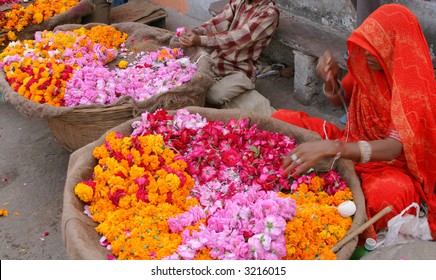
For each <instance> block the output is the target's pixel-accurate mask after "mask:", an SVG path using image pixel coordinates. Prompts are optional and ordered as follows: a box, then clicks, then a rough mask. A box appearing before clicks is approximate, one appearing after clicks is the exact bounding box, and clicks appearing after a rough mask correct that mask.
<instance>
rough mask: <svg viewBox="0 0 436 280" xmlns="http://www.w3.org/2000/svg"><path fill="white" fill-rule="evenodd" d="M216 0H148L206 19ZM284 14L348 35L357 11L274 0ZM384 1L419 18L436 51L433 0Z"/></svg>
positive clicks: (342, 4) (312, 1)
mask: <svg viewBox="0 0 436 280" xmlns="http://www.w3.org/2000/svg"><path fill="white" fill-rule="evenodd" d="M215 1H216V0H177V1H175V0H150V2H153V3H155V4H157V5H161V6H163V7H168V8H171V9H174V10H176V11H178V12H180V13H183V14H185V15H187V16H189V17H192V18H195V19H197V20H199V21H206V20H208V19H209V18H210V17H211V15H210V13H209V10H208V8H209V5H210V4H211V3H212V2H215ZM275 2H276V4H277V6H278V7H279V8H280V10H281V11H282V12H283V13H284V14H290V15H298V16H302V17H305V18H308V19H310V20H312V21H314V22H316V23H319V24H322V25H325V26H328V27H330V28H333V29H335V30H337V31H338V32H341V33H343V34H345V35H349V34H350V33H351V32H352V31H353V29H354V26H355V22H356V11H355V10H354V7H353V5H352V4H351V1H349V0H304V1H295V0H275ZM382 3H383V4H387V3H399V4H403V5H405V6H407V7H408V8H409V9H410V10H411V11H412V12H413V13H414V14H415V15H416V16H417V18H418V19H419V21H420V23H421V26H422V28H423V31H424V34H425V36H426V39H427V41H428V43H429V47H430V49H431V51H432V53H436V0H382Z"/></svg>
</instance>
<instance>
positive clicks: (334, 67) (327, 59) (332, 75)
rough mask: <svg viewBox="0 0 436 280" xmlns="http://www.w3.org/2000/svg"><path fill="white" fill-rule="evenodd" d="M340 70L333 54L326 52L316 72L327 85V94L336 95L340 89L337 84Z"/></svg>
mask: <svg viewBox="0 0 436 280" xmlns="http://www.w3.org/2000/svg"><path fill="white" fill-rule="evenodd" d="M339 70H340V68H339V65H338V63H337V61H336V59H335V58H334V57H333V55H332V53H331V52H330V51H325V53H324V54H323V55H322V56H321V57H320V58H319V60H318V64H317V66H316V72H317V73H318V75H319V76H320V77H321V78H322V79H323V81H324V83H325V85H324V86H325V88H324V89H325V91H326V92H327V93H332V94H336V91H337V89H338V88H339V85H338V82H337V80H338V73H339Z"/></svg>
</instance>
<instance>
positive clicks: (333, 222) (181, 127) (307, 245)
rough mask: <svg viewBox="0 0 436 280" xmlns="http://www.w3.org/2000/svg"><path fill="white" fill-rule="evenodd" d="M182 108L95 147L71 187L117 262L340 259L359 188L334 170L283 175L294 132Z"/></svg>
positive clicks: (156, 115)
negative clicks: (93, 162) (348, 206)
mask: <svg viewBox="0 0 436 280" xmlns="http://www.w3.org/2000/svg"><path fill="white" fill-rule="evenodd" d="M248 123H249V121H248V119H241V120H230V121H229V122H227V123H223V122H221V121H210V120H209V121H208V120H206V119H203V118H202V117H201V116H199V115H193V114H189V112H187V111H186V110H184V109H180V110H178V111H177V113H176V114H175V115H174V116H169V115H168V114H167V113H166V111H164V110H158V111H156V112H155V113H154V114H151V113H144V114H143V115H142V121H137V122H134V123H133V124H132V126H133V128H134V131H133V133H132V134H131V135H129V136H123V135H121V134H119V133H117V132H111V133H109V134H108V135H107V137H106V141H105V143H104V144H103V145H101V146H98V147H96V148H95V149H94V151H93V156H94V157H95V158H96V159H97V160H98V165H97V166H95V168H94V175H93V179H92V180H87V181H83V182H81V183H79V184H77V186H76V187H75V194H76V195H77V196H78V197H79V198H80V199H81V200H82V201H84V202H85V203H86V206H85V208H86V209H87V211H88V214H89V215H90V216H91V217H92V219H93V220H94V221H96V222H97V223H98V226H97V228H96V229H97V231H98V232H99V233H100V234H101V235H102V240H101V244H102V245H103V246H106V247H107V248H108V249H110V250H111V253H112V254H111V255H109V256H108V258H116V259H147V260H148V259H190V260H192V259H315V258H317V257H319V258H321V259H335V258H336V255H335V254H334V253H333V252H331V251H330V249H331V248H332V247H333V246H334V245H335V244H336V243H337V242H338V241H339V240H341V239H342V238H343V237H344V236H345V235H346V234H347V230H348V229H349V228H350V226H351V224H352V218H351V217H348V218H342V217H341V216H340V215H339V213H338V211H337V208H336V206H337V205H339V204H340V203H342V202H344V201H346V200H352V199H353V195H352V192H351V191H350V189H349V188H348V187H347V186H346V182H345V181H344V180H342V179H341V177H340V175H339V174H338V173H337V172H335V171H333V170H332V171H329V172H327V173H320V174H316V173H315V172H311V173H309V174H306V175H301V176H298V177H295V178H292V177H290V175H284V174H283V173H282V172H281V170H280V165H281V161H280V160H277V159H278V158H280V157H281V156H283V155H285V154H287V153H288V152H289V151H291V150H292V149H293V148H294V147H295V146H296V143H295V139H293V138H291V137H289V136H285V135H282V134H279V133H271V132H267V131H263V130H260V129H258V128H257V127H256V125H253V126H251V127H250V126H248Z"/></svg>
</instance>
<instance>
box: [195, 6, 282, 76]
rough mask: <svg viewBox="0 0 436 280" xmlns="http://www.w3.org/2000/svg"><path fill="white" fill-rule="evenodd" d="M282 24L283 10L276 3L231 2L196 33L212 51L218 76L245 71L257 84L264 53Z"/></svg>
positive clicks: (197, 29) (196, 29) (198, 28)
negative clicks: (257, 75)
mask: <svg viewBox="0 0 436 280" xmlns="http://www.w3.org/2000/svg"><path fill="white" fill-rule="evenodd" d="M278 24H279V10H278V9H277V8H276V6H275V4H274V2H273V1H272V0H263V1H260V2H258V3H255V4H247V3H246V0H230V1H229V3H228V4H227V5H226V6H225V7H224V8H223V10H222V11H221V12H220V13H219V14H217V15H216V16H215V17H213V18H212V19H210V20H209V21H207V22H205V23H203V24H202V25H201V26H199V27H197V28H195V29H193V31H194V32H195V33H196V34H198V35H200V39H201V41H202V44H201V45H202V46H205V47H208V48H210V50H211V57H212V58H213V59H215V60H216V67H215V72H216V73H217V75H219V76H225V75H227V74H229V73H230V72H233V71H242V72H244V73H245V74H246V75H247V76H248V77H249V78H250V79H251V80H252V81H253V82H254V81H255V78H256V68H257V67H259V66H260V62H259V57H260V54H261V52H262V51H263V50H264V49H265V48H266V47H267V46H268V44H269V43H270V42H271V39H272V37H273V35H274V34H275V32H276V29H277V26H278Z"/></svg>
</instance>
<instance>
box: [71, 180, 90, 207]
mask: <svg viewBox="0 0 436 280" xmlns="http://www.w3.org/2000/svg"><path fill="white" fill-rule="evenodd" d="M74 193H75V194H76V195H77V196H78V197H79V198H80V200H82V201H83V202H85V203H88V202H90V201H91V200H92V197H93V195H94V190H93V189H92V187H91V186H88V185H87V184H84V183H79V184H77V185H76V187H75V188H74Z"/></svg>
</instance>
